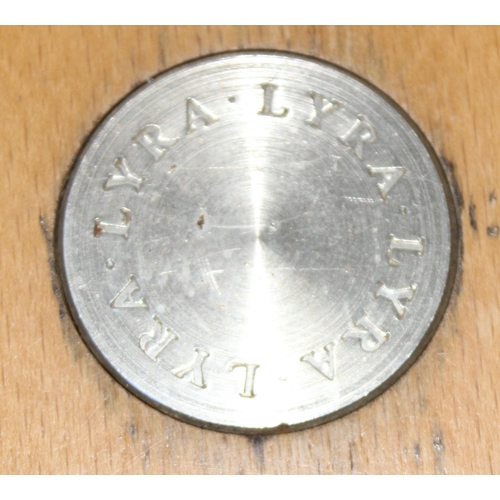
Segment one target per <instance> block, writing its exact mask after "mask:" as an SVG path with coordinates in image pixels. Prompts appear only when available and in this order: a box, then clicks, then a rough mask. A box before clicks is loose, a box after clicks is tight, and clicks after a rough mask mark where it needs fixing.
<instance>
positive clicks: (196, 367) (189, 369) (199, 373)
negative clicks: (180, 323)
mask: <svg viewBox="0 0 500 500" xmlns="http://www.w3.org/2000/svg"><path fill="white" fill-rule="evenodd" d="M195 351H196V356H195V358H194V360H193V361H192V362H191V363H189V364H188V365H184V366H181V367H180V368H176V369H175V370H172V373H173V374H174V375H175V376H176V377H179V378H184V377H185V376H186V375H187V374H189V373H191V380H190V382H191V383H192V384H194V385H196V386H198V387H201V388H202V389H204V388H205V387H206V385H205V380H204V378H203V362H204V361H205V359H206V358H208V356H210V354H209V353H208V352H206V351H204V350H203V349H199V348H198V347H197V348H196V349H195Z"/></svg>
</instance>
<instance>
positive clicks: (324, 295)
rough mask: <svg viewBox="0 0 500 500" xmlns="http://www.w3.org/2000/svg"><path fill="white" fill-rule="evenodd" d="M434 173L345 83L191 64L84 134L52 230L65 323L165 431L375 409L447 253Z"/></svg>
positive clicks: (250, 428) (442, 302) (448, 230)
mask: <svg viewBox="0 0 500 500" xmlns="http://www.w3.org/2000/svg"><path fill="white" fill-rule="evenodd" d="M450 200H451V198H450V195H449V189H448V187H447V185H446V181H445V177H444V175H443V172H442V170H441V166H440V165H439V162H438V161H437V160H436V157H435V155H434V154H433V153H432V150H431V148H430V147H429V145H428V144H427V142H426V141H425V139H424V138H423V136H422V134H421V133H420V132H419V131H418V129H417V127H416V126H415V125H414V124H413V123H412V122H411V120H410V119H409V117H408V116H407V115H406V114H405V113H404V112H403V111H402V110H401V109H400V108H399V107H398V106H397V105H395V104H394V103H393V102H392V101H391V100H390V99H388V98H387V97H386V96H384V95H383V94H381V93H380V92H379V91H377V90H376V89H374V88H373V87H372V86H371V85H369V84H367V83H366V82H364V81H362V80H361V79H360V78H358V77H356V76H354V75H352V74H350V73H348V72H346V71H344V70H342V69H340V68H338V67H335V66H332V65H330V64H327V63H324V62H321V61H318V60H314V59H310V58H306V57H301V56H297V55H294V54H288V53H276V52H247V53H227V54H221V55H217V56H213V57H207V58H204V59H200V60H197V61H193V62H190V63H188V64H185V65H182V66H179V67H177V68H174V69H172V70H170V71H168V72H166V73H164V74H162V75H160V76H159V77H157V78H155V79H153V80H151V81H149V82H148V83H147V84H146V85H144V86H143V87H141V88H140V89H139V90H137V91H136V92H134V93H132V94H131V95H130V96H128V97H127V98H126V99H125V100H124V101H123V102H122V103H120V104H119V105H118V106H117V107H116V108H115V109H114V110H113V111H112V112H111V113H110V114H109V115H108V116H107V118H106V119H105V120H104V121H103V122H102V123H101V124H100V125H99V127H98V129H97V130H96V131H95V133H94V134H93V136H92V137H91V139H90V140H89V142H88V144H87V145H86V147H85V149H84V150H83V152H82V153H81V155H80V157H79V158H78V160H77V162H76V164H75V166H74V169H73V172H72V175H71V177H70V179H69V181H68V185H67V188H66V192H65V195H64V198H63V202H62V204H61V209H60V214H59V248H58V251H59V258H60V267H61V270H62V274H63V282H64V286H65V291H66V295H67V300H68V303H69V305H70V309H71V311H72V314H73V317H74V319H75V321H76V323H77V326H78V328H79V330H80V332H81V334H82V336H83V338H84V340H85V341H86V343H87V345H88V346H89V347H90V349H91V350H92V351H93V353H94V354H95V355H96V356H97V358H98V359H99V360H100V361H101V363H102V364H103V365H104V366H105V367H106V368H107V369H108V370H109V371H110V372H111V374H112V375H113V376H114V377H115V378H116V379H117V380H118V381H120V382H121V383H122V384H123V385H124V386H125V387H127V388H128V389H129V390H131V391H132V392H133V393H134V394H136V395H137V396H138V397H140V398H141V399H143V400H144V401H146V402H148V403H149V404H151V405H153V406H154V407H156V408H158V409H159V410H161V411H164V412H166V413H168V414H170V415H173V416H176V417H178V418H181V419H183V420H186V421H189V422H191V423H195V424H198V425H201V426H204V427H210V428H214V429H220V430H226V431H234V432H246V433H249V432H257V433H264V432H272V431H278V430H290V429H298V428H304V427H309V426H311V425H315V424H318V423H321V422H325V421H327V420H330V419H333V418H335V417H338V416H341V415H343V414H345V413H347V412H349V411H352V410H353V409H355V408H357V407H359V406H361V405H362V404H364V403H366V402H367V401H368V400H370V399H372V398H373V397H375V396H376V395H377V394H379V393H380V392H382V391H383V390H384V389H385V388H387V387H388V386H389V385H390V384H391V383H393V382H394V381H395V380H396V378H397V377H398V376H399V375H401V373H403V371H404V370H406V369H407V368H408V367H409V365H410V364H411V363H412V362H413V361H414V360H415V359H416V357H417V356H418V354H419V353H420V352H421V351H422V349H423V348H424V347H425V345H426V344H427V342H428V341H429V339H430V336H431V335H432V333H433V332H434V331H435V329H436V327H437V324H438V322H439V320H440V319H441V316H442V314H443V310H444V307H445V306H446V303H447V301H448V297H449V294H450V290H451V286H452V283H453V279H454V274H455V265H456V248H457V244H456V235H455V229H454V228H455V225H454V218H453V216H452V214H453V213H454V212H453V210H452V209H450V207H451V201H450Z"/></svg>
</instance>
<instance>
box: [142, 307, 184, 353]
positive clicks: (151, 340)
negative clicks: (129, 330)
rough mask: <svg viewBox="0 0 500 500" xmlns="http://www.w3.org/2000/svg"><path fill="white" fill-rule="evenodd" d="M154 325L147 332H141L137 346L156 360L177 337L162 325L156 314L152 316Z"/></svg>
mask: <svg viewBox="0 0 500 500" xmlns="http://www.w3.org/2000/svg"><path fill="white" fill-rule="evenodd" d="M153 321H154V326H153V329H152V330H151V331H149V332H146V333H143V334H142V335H141V336H140V337H139V347H140V348H141V349H142V350H143V352H144V353H145V354H147V355H148V356H149V357H150V358H151V359H152V360H153V361H156V358H157V357H158V355H159V354H160V353H161V352H162V351H163V349H165V347H167V346H168V344H170V342H172V341H173V340H177V339H178V338H179V337H178V336H177V335H176V334H175V333H174V332H172V331H171V330H170V328H168V327H165V328H164V327H163V325H162V322H161V321H160V320H159V319H158V317H157V316H153Z"/></svg>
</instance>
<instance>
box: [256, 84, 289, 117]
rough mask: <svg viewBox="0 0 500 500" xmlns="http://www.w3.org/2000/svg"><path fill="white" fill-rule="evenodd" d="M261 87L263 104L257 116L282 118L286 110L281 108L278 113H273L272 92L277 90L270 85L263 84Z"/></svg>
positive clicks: (286, 112)
mask: <svg viewBox="0 0 500 500" xmlns="http://www.w3.org/2000/svg"><path fill="white" fill-rule="evenodd" d="M261 87H262V88H263V89H264V104H263V105H262V109H261V110H260V111H259V115H266V116H275V117H277V118H284V117H285V116H286V115H287V114H288V108H282V109H281V110H280V111H273V98H274V91H275V90H276V89H277V88H278V87H277V86H276V85H273V84H272V83H263V84H262V85H261Z"/></svg>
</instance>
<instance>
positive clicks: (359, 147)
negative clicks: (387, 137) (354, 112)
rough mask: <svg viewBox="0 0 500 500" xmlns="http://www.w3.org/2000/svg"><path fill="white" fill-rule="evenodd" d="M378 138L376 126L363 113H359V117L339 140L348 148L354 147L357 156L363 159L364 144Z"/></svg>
mask: <svg viewBox="0 0 500 500" xmlns="http://www.w3.org/2000/svg"><path fill="white" fill-rule="evenodd" d="M376 138H377V134H376V133H375V128H374V127H373V125H372V124H371V123H369V122H368V121H367V120H366V118H365V117H364V116H362V115H358V119H357V120H356V121H355V122H354V124H353V126H352V127H351V128H350V129H349V130H348V131H347V132H346V133H345V134H344V135H342V136H340V137H339V140H340V141H341V142H342V144H344V145H345V146H347V147H348V148H352V147H354V152H355V153H356V156H357V157H358V158H359V159H360V160H362V159H363V144H365V143H366V144H367V143H370V142H373V141H374V140H375V139H376Z"/></svg>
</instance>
